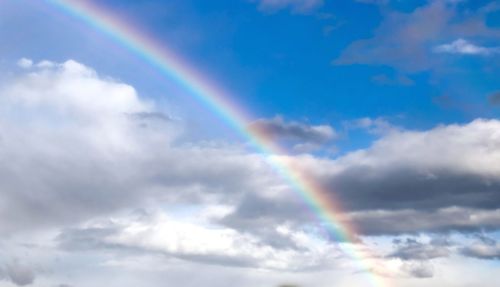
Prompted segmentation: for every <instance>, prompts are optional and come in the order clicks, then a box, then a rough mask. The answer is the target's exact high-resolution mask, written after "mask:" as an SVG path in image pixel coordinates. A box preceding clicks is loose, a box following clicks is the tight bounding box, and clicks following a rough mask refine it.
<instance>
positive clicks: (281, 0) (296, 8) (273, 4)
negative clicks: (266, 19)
mask: <svg viewBox="0 0 500 287" xmlns="http://www.w3.org/2000/svg"><path fill="white" fill-rule="evenodd" d="M257 1H258V2H259V9H260V10H261V11H265V12H275V11H278V10H281V9H285V8H289V9H291V10H292V12H294V13H309V12H311V11H313V10H316V9H317V8H319V7H321V6H322V5H323V0H257Z"/></svg>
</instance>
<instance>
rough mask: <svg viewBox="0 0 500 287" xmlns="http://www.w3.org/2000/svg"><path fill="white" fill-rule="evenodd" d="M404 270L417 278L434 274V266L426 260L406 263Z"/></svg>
mask: <svg viewBox="0 0 500 287" xmlns="http://www.w3.org/2000/svg"><path fill="white" fill-rule="evenodd" d="M401 269H402V271H403V272H405V273H406V274H408V275H410V276H411V277H415V278H431V277H433V276H434V268H433V267H432V265H430V264H428V263H425V262H411V263H405V264H404V265H403V266H402V268H401Z"/></svg>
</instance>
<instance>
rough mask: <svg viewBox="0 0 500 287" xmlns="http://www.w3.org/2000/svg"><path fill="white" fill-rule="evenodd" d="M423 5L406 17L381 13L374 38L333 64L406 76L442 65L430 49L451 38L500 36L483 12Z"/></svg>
mask: <svg viewBox="0 0 500 287" xmlns="http://www.w3.org/2000/svg"><path fill="white" fill-rule="evenodd" d="M426 3H427V4H425V5H424V6H421V7H418V8H417V9H415V10H413V11H411V12H409V13H402V12H397V11H391V10H382V13H383V16H384V18H383V20H382V22H381V23H380V25H379V26H378V27H377V28H376V29H375V31H374V33H373V36H372V37H370V38H367V39H361V40H357V41H354V42H353V43H351V44H350V45H349V46H347V48H346V49H345V50H344V51H343V52H342V53H341V54H340V56H339V57H338V58H337V59H335V60H334V61H333V64H335V65H351V64H365V65H385V66H391V67H395V68H397V69H399V70H403V71H405V72H409V73H414V72H420V71H425V70H429V69H432V68H435V67H438V66H439V65H440V64H441V63H442V59H441V58H440V57H437V56H436V54H435V53H434V52H433V49H432V47H435V46H436V45H438V44H439V43H442V42H443V41H448V40H449V39H450V38H452V39H457V38H459V39H460V38H482V39H489V40H494V39H497V38H498V36H499V35H500V32H499V31H498V30H496V29H494V28H490V27H488V26H487V25H486V24H485V18H486V16H485V15H486V14H487V11H486V10H485V9H477V10H476V11H474V12H471V13H463V12H462V11H461V10H460V9H458V8H457V4H455V3H453V2H450V1H428V2H426ZM462 44H463V43H462ZM462 46H467V45H462ZM469 50H470V47H469ZM483 51H484V50H483Z"/></svg>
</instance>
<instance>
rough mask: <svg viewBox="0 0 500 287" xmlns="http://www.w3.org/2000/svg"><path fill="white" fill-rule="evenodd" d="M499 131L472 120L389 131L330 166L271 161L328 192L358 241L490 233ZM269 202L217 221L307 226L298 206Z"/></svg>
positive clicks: (253, 201)
mask: <svg viewBox="0 0 500 287" xmlns="http://www.w3.org/2000/svg"><path fill="white" fill-rule="evenodd" d="M368 123H370V122H368ZM499 131H500V121H498V120H482V119H478V120H475V121H473V122H471V123H468V124H464V125H448V126H444V125H443V126H438V127H436V128H434V129H431V130H427V131H406V130H400V131H393V132H391V133H388V134H385V135H383V136H382V137H381V138H380V139H379V140H377V141H376V142H375V143H374V144H373V145H372V146H371V147H369V148H367V149H362V150H357V151H353V152H350V153H347V154H345V155H344V156H341V157H338V158H336V159H333V160H330V159H318V158H315V157H313V156H310V155H301V156H293V157H286V156H282V157H279V158H278V159H277V160H281V161H283V162H284V163H285V164H289V165H290V166H293V167H294V168H295V169H298V170H300V171H301V172H303V173H305V174H307V176H310V177H312V178H313V180H315V181H316V182H318V183H319V184H321V185H322V186H323V188H324V189H326V190H328V191H329V194H326V195H325V198H328V196H330V197H329V198H330V200H332V201H338V202H342V205H343V208H344V211H345V214H344V215H345V217H343V218H344V220H345V221H346V222H351V223H353V224H354V225H355V226H358V230H359V231H360V232H361V233H362V234H373V235H380V234H401V233H416V232H424V231H432V232H448V231H450V230H458V231H461V232H473V231H477V230H481V229H488V230H494V229H498V228H499V224H498V222H500V221H498V219H499V218H500V217H499V215H500V204H499V203H500V198H499V194H498V193H497V192H496V191H497V190H498V189H499V188H500V168H499V166H498V164H497V162H499V161H500V136H499ZM429 143H432V144H429ZM287 162H290V163H287ZM273 199H274V201H272V202H271V201H270V200H269V199H267V198H266V197H247V198H246V199H245V201H244V202H242V203H241V204H240V205H238V207H237V208H236V209H235V210H234V212H233V213H231V214H229V215H227V216H226V218H225V221H226V223H227V224H231V226H236V225H238V226H239V228H248V230H252V231H255V230H256V228H257V227H256V226H254V225H253V223H252V222H250V221H249V219H250V218H255V217H254V216H256V215H257V213H258V217H257V219H256V220H258V222H261V223H263V224H261V226H267V225H269V224H272V223H275V222H280V221H281V220H286V219H287V218H290V215H289V214H295V217H294V218H295V220H296V222H297V223H298V224H301V223H304V222H308V220H309V219H308V218H307V215H306V214H307V213H305V214H304V215H301V214H300V213H298V212H297V210H300V208H301V207H300V206H301V205H300V202H297V203H295V202H293V201H291V202H290V201H288V202H286V203H285V201H283V199H281V198H273ZM249 211H255V212H254V213H252V212H250V213H249ZM340 218H342V217H340ZM309 221H310V220H309ZM254 222H255V221H254ZM264 222H265V223H264ZM261 228H262V227H261ZM260 232H261V231H260Z"/></svg>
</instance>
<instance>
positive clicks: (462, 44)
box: [434, 39, 500, 56]
mask: <svg viewBox="0 0 500 287" xmlns="http://www.w3.org/2000/svg"><path fill="white" fill-rule="evenodd" d="M434 51H435V52H436V53H448V54H464V55H483V56H487V55H491V54H496V53H500V48H496V47H495V48H488V47H481V46H477V45H474V44H472V43H470V42H468V41H466V40H464V39H457V40H455V41H453V42H452V43H450V44H442V45H439V46H436V47H435V48H434Z"/></svg>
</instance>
